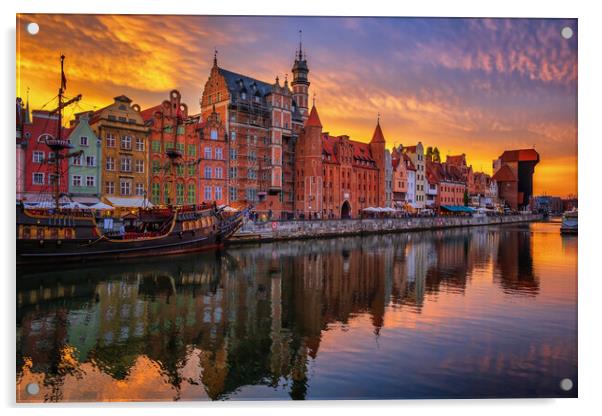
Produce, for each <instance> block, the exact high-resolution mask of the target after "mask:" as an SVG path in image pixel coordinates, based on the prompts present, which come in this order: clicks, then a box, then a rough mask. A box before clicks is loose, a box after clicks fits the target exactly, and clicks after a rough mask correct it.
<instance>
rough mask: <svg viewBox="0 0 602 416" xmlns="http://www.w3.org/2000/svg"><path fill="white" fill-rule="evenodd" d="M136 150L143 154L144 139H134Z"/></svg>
mask: <svg viewBox="0 0 602 416" xmlns="http://www.w3.org/2000/svg"><path fill="white" fill-rule="evenodd" d="M136 150H139V151H141V152H144V139H143V138H142V137H136Z"/></svg>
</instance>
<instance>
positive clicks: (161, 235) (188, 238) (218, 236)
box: [17, 208, 243, 265]
mask: <svg viewBox="0 0 602 416" xmlns="http://www.w3.org/2000/svg"><path fill="white" fill-rule="evenodd" d="M242 216H243V215H242V212H238V213H236V214H234V215H229V216H223V215H222V214H221V213H219V212H216V211H215V210H213V209H209V210H200V211H196V210H194V211H187V212H178V211H175V212H174V213H173V214H171V216H168V217H167V218H165V219H163V223H164V224H163V228H166V229H165V230H163V231H162V232H161V230H160V231H157V232H144V233H132V232H126V233H122V235H120V236H115V235H111V234H107V233H103V232H102V228H101V226H100V225H99V223H100V222H102V221H104V220H105V218H102V217H94V214H90V216H89V217H85V216H81V215H80V216H73V215H65V214H64V213H61V214H59V213H57V214H49V215H46V214H45V213H42V214H40V213H39V212H37V213H35V212H34V213H33V214H32V213H28V212H27V211H26V210H24V209H22V208H21V209H20V211H19V208H17V265H27V264H57V263H59V264H60V263H65V262H87V261H98V260H117V259H125V258H134V257H144V256H164V255H171V254H182V253H191V252H196V251H203V250H212V249H217V248H220V247H222V246H223V244H224V242H225V241H226V240H227V239H228V238H229V237H230V236H231V235H232V234H234V233H235V232H236V230H237V229H238V228H239V227H240V226H241V225H242ZM155 221H157V220H155ZM138 223H139V224H140V223H142V224H144V221H138ZM160 223H161V222H160V220H159V224H160ZM147 224H152V219H151V220H147Z"/></svg>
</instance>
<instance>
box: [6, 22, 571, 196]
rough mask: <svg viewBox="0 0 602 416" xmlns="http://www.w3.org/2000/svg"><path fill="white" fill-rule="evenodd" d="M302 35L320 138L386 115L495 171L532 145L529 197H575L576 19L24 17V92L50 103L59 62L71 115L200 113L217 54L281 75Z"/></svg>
mask: <svg viewBox="0 0 602 416" xmlns="http://www.w3.org/2000/svg"><path fill="white" fill-rule="evenodd" d="M31 21H35V22H36V23H38V24H39V26H40V31H39V33H38V34H37V35H35V36H32V35H29V34H28V33H27V31H26V24H27V23H29V22H31ZM565 26H570V27H571V28H572V29H573V31H574V36H573V37H572V38H571V39H569V40H567V39H564V38H563V37H561V35H560V31H561V29H562V28H563V27H565ZM300 29H302V30H303V48H304V50H305V52H306V53H307V56H308V65H309V69H310V73H309V77H310V82H311V86H310V94H312V95H313V94H314V93H315V94H316V105H317V107H318V109H319V112H320V118H321V120H322V124H323V125H324V130H325V131H329V132H330V133H331V134H348V135H350V136H351V137H352V138H354V139H357V140H360V141H368V140H369V139H370V137H371V136H372V132H373V129H374V125H375V123H376V117H377V114H378V113H379V112H380V114H381V125H382V127H383V132H384V134H385V137H386V140H387V145H388V147H392V146H393V145H394V144H404V145H413V144H415V143H416V142H417V141H419V140H420V141H422V143H423V144H424V145H425V146H438V147H439V149H440V151H441V153H442V155H443V156H445V155H447V154H459V153H466V154H467V157H468V162H469V163H470V164H472V165H473V167H474V169H475V170H482V171H485V172H488V173H491V163H492V160H493V159H495V158H496V157H497V156H499V155H500V154H501V153H502V152H503V151H504V150H506V149H515V148H522V147H532V146H535V149H536V150H537V151H538V152H539V153H540V156H541V162H540V164H539V165H538V166H537V168H536V174H535V193H536V194H543V193H547V194H549V195H560V196H566V195H568V194H576V193H577V37H578V36H577V35H578V31H577V21H576V20H574V19H573V20H571V19H566V20H557V19H439V18H438V19H426V18H316V17H206V16H158V15H157V16H150V15H146V16H131V15H130V16H125V15H21V16H19V17H18V26H17V76H18V80H17V96H21V97H23V98H25V97H26V96H27V91H28V89H29V101H30V107H31V108H32V109H37V108H41V107H42V106H43V105H44V104H46V103H47V102H48V101H50V100H51V99H52V98H53V97H54V96H55V95H56V93H57V88H58V84H59V81H60V78H59V56H60V54H61V53H64V54H65V55H66V74H67V78H68V85H67V86H68V88H67V95H68V96H75V95H77V94H78V93H81V94H83V100H82V102H81V103H80V104H78V105H77V106H74V108H72V109H70V110H69V111H67V113H66V115H67V116H70V115H72V114H73V113H74V112H79V111H84V110H90V109H94V108H95V107H96V108H100V107H103V106H105V105H108V104H110V103H111V102H112V97H115V96H117V95H121V94H125V95H127V96H129V97H130V98H131V99H133V100H134V102H135V103H138V104H140V106H141V107H142V108H146V107H150V106H153V105H156V104H159V103H160V102H161V101H162V100H164V99H166V98H167V95H168V92H169V91H170V90H172V89H178V90H180V92H181V93H182V95H183V99H184V101H185V102H186V103H187V104H188V106H189V108H190V109H191V112H193V113H194V112H198V111H200V107H199V98H200V96H201V94H202V87H203V85H204V84H205V81H206V80H207V78H208V75H209V69H210V67H211V64H212V59H213V50H214V49H215V48H217V50H218V51H219V53H218V62H219V65H220V66H221V67H223V68H226V69H229V70H231V71H234V72H239V73H243V74H246V75H249V76H252V77H255V78H258V79H260V80H263V81H266V82H273V81H274V78H275V77H276V76H279V77H280V79H281V80H282V79H284V76H285V74H289V77H290V74H291V67H292V63H293V56H294V52H295V49H297V48H298V42H299V35H298V31H299V30H300ZM54 104H55V103H51V104H48V105H47V107H46V108H49V109H50V108H54Z"/></svg>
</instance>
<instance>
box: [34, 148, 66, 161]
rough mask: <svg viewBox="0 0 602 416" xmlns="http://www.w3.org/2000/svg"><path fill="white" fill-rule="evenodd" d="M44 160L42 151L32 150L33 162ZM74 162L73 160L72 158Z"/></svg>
mask: <svg viewBox="0 0 602 416" xmlns="http://www.w3.org/2000/svg"><path fill="white" fill-rule="evenodd" d="M43 162H44V152H40V151H39V150H36V151H34V152H33V163H43ZM74 164H75V160H74Z"/></svg>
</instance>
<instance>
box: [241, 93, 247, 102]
mask: <svg viewBox="0 0 602 416" xmlns="http://www.w3.org/2000/svg"><path fill="white" fill-rule="evenodd" d="M240 98H242V99H243V100H246V99H247V93H246V92H244V91H243V92H242V93H240Z"/></svg>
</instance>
